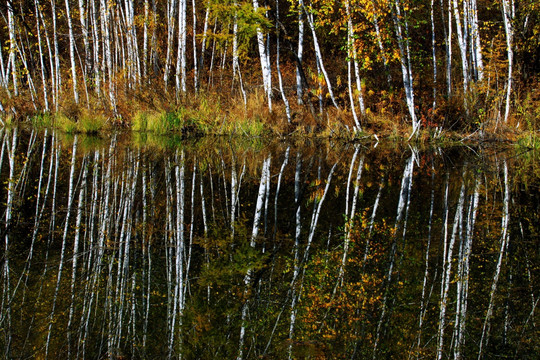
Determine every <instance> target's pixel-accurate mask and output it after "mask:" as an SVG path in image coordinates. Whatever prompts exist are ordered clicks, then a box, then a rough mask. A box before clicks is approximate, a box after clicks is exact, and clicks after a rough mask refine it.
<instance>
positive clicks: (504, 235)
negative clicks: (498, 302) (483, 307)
mask: <svg viewBox="0 0 540 360" xmlns="http://www.w3.org/2000/svg"><path fill="white" fill-rule="evenodd" d="M509 206H510V183H509V180H508V165H507V164H506V161H505V162H504V200H503V216H502V222H501V247H500V249H499V259H498V260H497V265H496V267H495V273H494V274H493V282H492V284H491V291H490V294H489V305H488V309H487V313H486V317H485V319H484V325H483V326H482V337H481V339H480V349H479V350H478V359H481V358H482V355H483V350H484V346H487V345H488V342H489V331H490V328H491V324H490V322H491V317H492V316H493V307H494V302H495V293H496V292H497V284H498V282H499V275H500V274H501V266H502V262H503V258H504V255H505V254H504V252H505V251H506V248H507V246H508V241H509V236H508V224H509V223H510V209H509Z"/></svg>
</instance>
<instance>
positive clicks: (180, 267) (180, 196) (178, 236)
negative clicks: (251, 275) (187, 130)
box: [169, 150, 185, 358]
mask: <svg viewBox="0 0 540 360" xmlns="http://www.w3.org/2000/svg"><path fill="white" fill-rule="evenodd" d="M175 162H176V165H175V168H174V170H175V175H176V194H175V198H176V223H175V224H176V229H175V240H176V247H175V269H174V270H175V278H174V293H173V307H172V320H171V337H170V340H169V344H170V348H169V358H170V357H171V356H173V354H174V344H175V338H176V334H177V326H176V317H177V314H178V317H179V319H178V332H180V331H181V326H182V315H183V311H184V205H185V202H184V186H185V169H184V162H185V156H184V151H182V152H181V154H180V157H179V156H178V150H177V151H176V155H175Z"/></svg>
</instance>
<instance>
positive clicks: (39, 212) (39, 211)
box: [0, 129, 54, 298]
mask: <svg viewBox="0 0 540 360" xmlns="http://www.w3.org/2000/svg"><path fill="white" fill-rule="evenodd" d="M47 134H48V130H47V129H45V133H44V135H43V150H42V153H41V163H40V167H39V180H38V186H37V192H36V194H37V196H36V214H35V218H34V229H33V230H32V242H31V244H30V250H29V251H28V257H27V258H26V262H25V268H24V270H23V275H25V274H26V278H25V280H24V288H25V289H26V288H27V286H26V284H27V281H28V275H29V273H28V271H29V269H30V265H31V263H32V257H33V252H34V244H35V242H36V238H37V234H38V231H39V224H40V222H41V218H42V217H43V212H44V209H45V205H46V203H47V198H48V195H49V188H50V184H51V169H50V168H49V173H48V174H47V185H46V188H45V193H44V194H43V203H42V204H41V203H40V199H41V187H42V183H43V177H44V175H43V172H44V162H45V157H46V150H47ZM52 145H53V146H54V137H53V144H52ZM2 150H3V149H2ZM53 154H54V151H51V160H50V165H51V166H52V163H53ZM2 157H3V153H2V156H0V163H1V162H2ZM40 205H41V209H40ZM23 298H24V295H23Z"/></svg>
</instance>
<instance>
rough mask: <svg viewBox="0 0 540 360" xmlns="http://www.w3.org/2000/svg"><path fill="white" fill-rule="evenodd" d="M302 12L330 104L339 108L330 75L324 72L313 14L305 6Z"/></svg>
mask: <svg viewBox="0 0 540 360" xmlns="http://www.w3.org/2000/svg"><path fill="white" fill-rule="evenodd" d="M304 12H305V13H306V18H307V21H308V25H309V28H310V29H311V35H312V36H313V46H314V48H315V54H316V56H317V63H318V65H319V67H320V69H321V71H322V73H323V75H324V79H325V81H326V87H327V88H328V94H329V95H330V99H331V100H332V104H333V105H334V107H335V108H336V109H339V106H338V105H337V102H336V98H335V97H334V91H333V90H332V83H331V82H330V77H329V76H328V73H327V72H326V69H325V68H324V63H323V59H322V53H321V48H320V47H319V40H318V38H317V33H316V32H315V24H314V21H313V14H311V13H309V12H308V11H307V9H306V8H305V7H304Z"/></svg>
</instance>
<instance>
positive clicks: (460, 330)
mask: <svg viewBox="0 0 540 360" xmlns="http://www.w3.org/2000/svg"><path fill="white" fill-rule="evenodd" d="M479 195H480V180H479V178H477V179H476V185H475V190H474V195H473V197H472V200H471V201H470V202H469V210H468V211H467V219H466V223H465V226H466V228H465V238H464V239H462V241H461V244H460V249H459V258H458V259H459V260H458V279H457V305H456V319H455V325H454V341H455V344H454V359H461V358H462V354H461V349H462V348H463V346H464V345H465V337H464V335H465V334H464V333H465V325H466V320H467V298H468V296H469V270H470V267H469V260H470V257H471V251H472V239H473V231H474V223H475V220H476V210H477V208H478V198H479Z"/></svg>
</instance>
